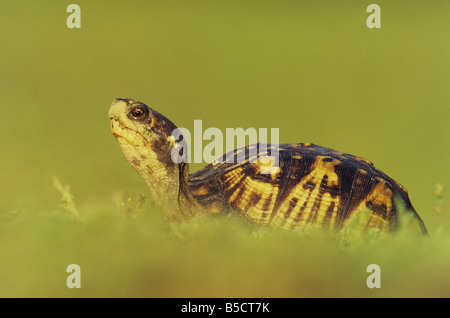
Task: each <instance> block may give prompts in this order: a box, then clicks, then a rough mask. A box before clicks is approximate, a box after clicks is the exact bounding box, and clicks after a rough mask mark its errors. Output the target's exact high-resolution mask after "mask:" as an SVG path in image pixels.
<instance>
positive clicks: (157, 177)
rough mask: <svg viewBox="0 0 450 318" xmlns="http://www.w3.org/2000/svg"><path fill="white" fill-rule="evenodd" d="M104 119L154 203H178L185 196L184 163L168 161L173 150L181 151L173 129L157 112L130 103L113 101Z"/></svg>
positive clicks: (141, 105) (185, 168)
mask: <svg viewBox="0 0 450 318" xmlns="http://www.w3.org/2000/svg"><path fill="white" fill-rule="evenodd" d="M108 116H109V118H110V121H111V132H112V134H113V135H114V137H116V139H117V141H118V143H119V145H120V147H121V149H122V151H123V153H124V155H125V157H126V159H127V160H128V162H129V163H130V165H131V166H132V167H133V168H134V169H135V170H136V171H137V172H138V173H139V174H140V175H141V176H142V177H143V178H144V180H145V181H146V183H147V185H148V186H149V188H150V190H151V192H152V194H153V197H154V199H155V201H162V203H163V205H165V206H171V205H173V204H171V203H172V201H173V202H175V203H176V202H177V199H178V203H179V201H180V196H181V195H183V194H185V195H186V196H187V193H186V190H185V189H186V183H187V177H188V175H189V169H188V167H187V163H185V162H183V161H181V162H178V161H176V160H173V159H172V153H173V152H174V151H173V150H174V149H181V151H182V148H181V147H180V146H179V143H178V141H177V139H176V138H175V137H174V136H173V135H174V131H178V130H177V127H176V126H175V125H174V124H173V123H172V122H171V121H170V120H169V119H167V118H166V117H164V116H163V115H161V114H160V113H158V112H157V111H155V110H153V109H151V108H150V107H148V106H147V105H145V104H144V103H141V102H137V101H135V100H133V99H125V98H116V99H115V100H114V101H113V103H112V105H111V108H110V110H109V114H108ZM179 138H180V139H181V137H179ZM174 147H175V148H174ZM165 201H167V202H165Z"/></svg>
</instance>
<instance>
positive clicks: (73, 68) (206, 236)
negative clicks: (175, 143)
mask: <svg viewBox="0 0 450 318" xmlns="http://www.w3.org/2000/svg"><path fill="white" fill-rule="evenodd" d="M76 3H77V4H78V5H79V6H80V8H81V28H80V29H69V28H67V26H66V19H67V16H68V15H69V14H68V13H67V12H66V8H67V5H68V4H69V3H64V2H61V1H57V0H54V1H53V0H52V1H47V2H46V3H45V4H42V3H41V2H38V1H31V0H26V1H4V3H2V6H1V8H0V39H1V43H2V44H1V45H0V96H1V103H0V110H1V114H0V132H1V138H0V171H1V172H0V297H109V296H111V297H449V296H450V278H449V277H450V275H449V268H450V204H449V202H450V200H449V198H450V165H449V159H450V147H449V144H450V129H449V119H450V107H449V105H450V98H449V93H448V92H449V90H448V88H449V87H450V59H449V56H450V42H449V41H448V30H449V29H450V19H448V12H450V3H449V2H448V1H435V2H433V3H430V2H426V1H422V0H421V1H419V0H412V1H411V0H410V1H402V0H399V1H391V0H389V1H385V0H380V1H377V2H376V3H377V4H378V5H379V6H380V8H381V19H382V20H381V29H376V30H374V29H368V28H367V26H366V19H367V16H368V13H367V12H366V7H367V5H368V4H369V3H370V2H367V3H363V2H358V1H354V0H344V1H332V0H327V1H325V0H323V1H322V0H321V1H314V2H312V1H265V0H258V1H238V0H231V1H181V0H180V1H133V5H130V4H128V2H124V1H88V0H80V1H77V2H76ZM117 97H124V98H133V99H136V100H140V101H142V102H144V103H146V104H148V105H149V106H150V107H154V108H155V109H156V110H158V111H159V112H161V113H162V114H163V115H165V116H166V117H168V118H169V119H171V120H172V121H173V122H174V123H175V124H177V125H178V126H181V127H185V128H188V129H189V130H190V131H192V129H193V126H194V120H197V119H201V120H202V122H203V129H204V130H205V129H206V128H208V127H217V128H219V129H220V130H221V131H223V132H225V131H226V128H228V127H230V128H237V127H243V128H248V127H255V128H268V129H269V130H270V128H279V134H280V143H295V142H312V143H315V144H317V145H320V146H324V147H328V148H333V149H336V150H339V151H342V152H346V153H351V154H354V155H357V156H361V157H364V158H367V159H369V160H371V161H372V162H374V164H375V166H376V167H377V168H379V169H380V170H382V171H383V172H385V173H386V174H387V175H389V176H390V177H392V178H393V179H395V180H396V181H398V182H400V183H401V184H402V185H403V186H405V188H407V189H408V192H409V196H410V198H411V202H412V204H413V205H414V207H415V209H416V210H417V211H418V213H419V214H420V216H421V217H422V219H423V220H424V222H425V224H426V225H427V227H428V230H429V233H430V235H429V237H428V238H419V237H417V236H414V235H411V234H410V233H409V232H408V231H401V232H400V233H398V234H395V235H392V236H384V237H381V238H379V237H376V236H375V235H367V236H364V235H359V234H358V232H357V231H351V232H348V233H346V234H345V236H344V237H345V240H342V235H335V234H331V233H323V232H321V231H318V230H313V229H305V230H301V231H281V230H271V231H262V230H260V231H252V230H250V229H249V228H248V227H247V226H246V225H245V224H242V223H241V222H240V221H239V220H235V219H234V218H231V219H221V220H210V219H208V218H203V217H200V218H197V219H195V220H192V221H191V222H186V223H183V224H177V225H171V226H168V225H165V224H163V223H162V221H161V216H160V214H159V211H158V210H157V209H155V208H154V207H153V205H152V199H151V198H149V197H148V196H149V193H148V190H147V188H146V185H145V184H144V182H143V180H142V179H141V177H140V176H139V175H137V173H135V172H134V171H133V170H132V168H131V167H130V166H129V165H128V164H127V162H126V161H125V159H124V158H123V155H122V153H121V151H120V149H119V146H118V145H117V143H116V141H115V140H114V138H113V136H112V135H111V133H110V130H109V122H108V118H107V113H108V109H109V106H110V104H111V102H112V101H113V99H114V98H117ZM205 145H207V142H206V141H204V143H203V147H204V146H205ZM225 150H226V149H224V151H225ZM204 164H205V163H201V164H200V163H195V164H191V166H190V171H191V172H195V171H196V170H198V169H200V168H201V167H203V166H204ZM55 176H56V177H57V178H55ZM58 180H60V181H58ZM67 184H70V189H69V187H68V186H67ZM144 196H145V197H146V198H145V199H144ZM129 198H131V199H129ZM155 199H157V198H155ZM69 264H78V265H79V266H80V268H81V288H80V289H69V288H67V285H66V279H67V277H68V275H69V273H67V272H66V268H67V266H68V265H69ZM370 264H378V265H379V266H380V268H381V288H379V289H369V288H368V287H367V286H366V279H367V277H368V276H369V273H367V272H366V268H367V266H368V265H370Z"/></svg>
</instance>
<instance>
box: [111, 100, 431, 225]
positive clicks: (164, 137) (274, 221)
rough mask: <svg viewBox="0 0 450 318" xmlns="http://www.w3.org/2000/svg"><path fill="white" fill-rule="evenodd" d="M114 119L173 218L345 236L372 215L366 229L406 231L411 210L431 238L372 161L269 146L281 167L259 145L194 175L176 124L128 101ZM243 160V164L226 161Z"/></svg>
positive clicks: (115, 109)
mask: <svg viewBox="0 0 450 318" xmlns="http://www.w3.org/2000/svg"><path fill="white" fill-rule="evenodd" d="M109 118H110V120H111V131H112V133H113V135H114V136H115V137H116V139H117V141H118V143H119V144H120V146H121V148H122V151H123V153H124V155H125V157H126V158H127V160H128V162H129V163H130V164H131V166H132V167H133V168H134V169H135V170H136V171H137V172H138V173H139V174H140V175H141V176H142V177H143V178H144V179H145V181H146V183H147V185H148V187H149V188H150V191H151V193H152V195H153V198H154V199H155V201H156V203H157V204H158V205H159V207H160V208H161V209H162V210H164V211H165V213H166V215H167V216H168V217H169V218H174V219H182V218H189V217H191V216H193V215H195V214H197V213H205V212H206V213H210V214H224V213H231V212H232V213H237V214H240V215H242V216H243V217H244V218H245V219H247V220H248V221H250V222H251V223H252V224H255V225H258V226H278V227H282V228H288V229H295V228H299V227H302V226H304V225H307V224H310V225H313V226H317V227H321V228H326V229H338V230H339V229H342V228H345V226H346V223H347V221H348V220H349V219H350V217H351V216H353V215H358V214H359V213H360V212H362V211H366V212H367V211H368V212H369V213H368V214H367V215H368V217H367V222H366V223H365V225H364V228H365V229H371V228H377V229H380V230H381V231H383V232H389V231H392V230H395V229H396V228H398V226H399V224H400V217H399V214H400V213H399V211H405V213H407V214H409V215H410V216H411V217H412V219H413V220H414V222H415V224H417V225H418V227H419V228H420V230H421V232H422V233H424V234H426V227H425V225H424V223H423V221H422V220H421V218H420V217H419V215H418V214H417V213H416V211H415V210H414V208H413V206H412V205H411V202H410V200H409V198H408V193H407V191H406V189H405V188H404V187H403V186H401V185H400V184H399V183H398V182H396V181H394V180H393V179H391V178H390V177H388V176H387V175H386V174H384V173H383V172H381V171H380V170H378V169H376V168H375V167H374V165H373V164H372V163H371V162H370V161H368V160H366V159H363V158H360V157H357V156H353V155H350V154H346V153H342V152H339V151H335V150H332V149H328V148H324V147H320V146H317V145H314V144H310V143H299V144H283V145H270V144H269V145H266V147H267V151H265V152H264V155H266V154H271V153H273V150H275V148H274V146H276V150H277V152H278V161H277V162H276V164H274V162H275V161H272V160H270V161H268V160H266V159H267V156H266V157H265V158H262V157H259V156H262V154H260V153H258V152H255V151H254V150H256V149H259V147H258V144H252V145H247V146H245V147H241V148H238V149H235V150H233V151H232V152H230V153H228V154H225V155H223V157H221V159H222V160H220V157H219V160H216V161H214V162H212V163H210V164H208V165H207V166H206V167H205V168H203V169H202V170H200V171H198V172H196V173H194V174H189V168H188V163H187V162H185V161H186V160H184V161H180V162H176V161H175V160H173V159H172V156H171V152H172V149H173V148H174V147H180V145H179V143H180V142H181V141H182V137H178V138H175V137H174V135H173V132H174V131H175V130H176V129H177V127H176V126H175V125H174V124H173V123H172V122H171V121H170V120H169V119H167V118H166V117H164V116H163V115H161V114H160V113H158V112H157V111H155V110H154V109H151V108H150V107H148V106H147V105H145V104H143V103H141V102H137V101H134V100H132V99H123V98H117V99H115V100H114V102H113V104H112V105H111V108H110V111H109ZM181 149H183V148H181ZM252 150H253V151H252ZM242 153H244V154H245V158H244V160H243V161H239V162H235V163H233V162H231V163H230V162H227V161H229V160H225V158H229V157H227V156H229V155H230V154H231V155H235V156H237V155H238V154H242ZM252 153H253V157H252V155H251V154H252ZM255 156H256V157H257V158H254V157H255ZM255 159H256V160H255ZM263 159H264V160H263Z"/></svg>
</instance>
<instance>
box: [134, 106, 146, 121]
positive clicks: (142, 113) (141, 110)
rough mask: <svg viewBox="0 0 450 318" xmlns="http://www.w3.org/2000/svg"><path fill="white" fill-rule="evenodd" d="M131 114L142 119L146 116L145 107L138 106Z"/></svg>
mask: <svg viewBox="0 0 450 318" xmlns="http://www.w3.org/2000/svg"><path fill="white" fill-rule="evenodd" d="M131 116H133V117H134V119H142V118H143V117H144V116H145V109H144V108H142V107H140V106H138V107H136V108H134V109H133V110H132V111H131Z"/></svg>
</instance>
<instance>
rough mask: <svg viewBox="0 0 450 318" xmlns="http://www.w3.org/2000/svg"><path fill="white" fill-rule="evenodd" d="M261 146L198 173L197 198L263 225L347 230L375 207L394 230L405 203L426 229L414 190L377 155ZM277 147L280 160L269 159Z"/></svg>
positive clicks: (378, 222)
mask: <svg viewBox="0 0 450 318" xmlns="http://www.w3.org/2000/svg"><path fill="white" fill-rule="evenodd" d="M260 145H261V144H252V145H247V146H245V147H241V148H238V149H235V150H233V151H231V152H229V153H227V154H225V155H223V156H222V157H220V158H219V159H218V160H216V161H215V162H213V163H211V164H209V165H207V166H206V167H205V168H204V169H202V170H200V171H198V172H196V173H194V174H192V175H190V176H189V179H188V189H189V192H190V193H191V195H192V197H193V198H194V199H195V200H196V201H197V202H198V203H199V204H200V205H201V206H202V207H203V208H204V209H206V210H207V211H209V212H210V213H224V212H225V213H227V212H229V211H233V212H236V213H239V214H242V215H243V216H244V217H245V218H246V219H248V220H249V221H251V222H252V223H254V224H257V225H261V226H270V225H274V226H281V227H284V228H289V229H294V228H298V227H302V226H304V225H306V224H311V225H316V226H319V227H322V228H330V229H341V228H343V227H344V226H345V224H346V221H347V220H348V219H349V218H350V217H351V216H352V215H356V214H358V213H359V212H361V211H364V210H368V211H369V218H368V221H367V224H366V225H365V226H366V228H378V229H380V230H382V231H391V230H394V229H395V228H397V226H398V223H399V220H398V211H399V206H398V204H399V203H401V204H402V205H403V206H404V207H405V210H406V211H408V212H410V213H412V214H413V215H414V217H415V218H417V220H418V221H419V225H420V227H421V229H422V231H423V232H425V233H426V229H425V226H424V224H423V222H422V220H421V219H420V217H419V216H418V214H417V213H416V212H415V211H414V208H413V207H412V205H411V203H410V200H409V198H408V193H407V191H406V189H405V188H404V187H403V186H401V185H400V184H399V183H397V182H396V181H394V180H393V179H391V178H390V177H388V176H387V175H386V174H384V173H383V172H381V171H380V170H378V169H376V168H375V167H374V165H373V164H372V163H371V162H370V161H368V160H366V159H364V158H360V157H357V156H353V155H350V154H346V153H342V152H338V151H335V150H332V149H328V148H324V147H320V146H317V145H314V144H310V143H300V144H284V145H279V146H277V148H275V147H274V146H272V145H265V147H266V148H264V149H267V151H263V152H261V151H259V150H260V148H261V147H260ZM277 152H278V153H277ZM273 153H277V158H278V160H268V159H273V158H274V157H275V156H273V155H272V154H273ZM238 157H240V158H241V159H242V160H234V162H230V160H227V159H230V158H234V159H236V158H238Z"/></svg>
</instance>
